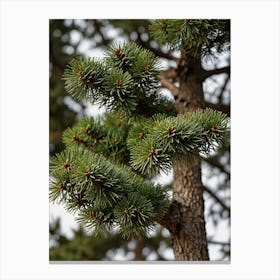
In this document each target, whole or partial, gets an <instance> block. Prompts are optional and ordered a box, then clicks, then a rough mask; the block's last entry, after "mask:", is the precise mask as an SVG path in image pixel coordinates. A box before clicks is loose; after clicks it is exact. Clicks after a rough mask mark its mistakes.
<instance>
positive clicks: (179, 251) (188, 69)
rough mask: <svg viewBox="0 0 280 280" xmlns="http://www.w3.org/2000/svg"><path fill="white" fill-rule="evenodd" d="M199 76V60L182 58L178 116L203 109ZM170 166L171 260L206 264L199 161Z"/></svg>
mask: <svg viewBox="0 0 280 280" xmlns="http://www.w3.org/2000/svg"><path fill="white" fill-rule="evenodd" d="M202 73H203V69H202V66H201V63H200V60H197V59H194V58H191V57H188V56H186V55H183V56H182V58H181V61H180V62H179V64H178V69H177V75H178V77H179V81H180V87H179V94H178V96H177V98H175V107H176V110H177V112H178V113H179V114H185V113H188V112H192V111H195V110H197V109H199V108H203V107H204V98H203V90H202V80H203V76H202ZM173 166H174V183H173V199H172V200H173V203H172V205H171V208H172V209H171V211H170V213H169V214H170V216H169V218H168V219H169V226H168V228H169V230H170V232H171V237H172V242H173V251H174V255H175V259H176V260H185V261H198V260H204V261H205V260H209V255H208V247H207V238H206V230H205V220H204V200H203V186H202V182H201V162H200V159H199V158H198V157H195V158H193V159H192V160H191V161H187V160H177V161H175V162H174V165H173ZM170 220H172V221H170Z"/></svg>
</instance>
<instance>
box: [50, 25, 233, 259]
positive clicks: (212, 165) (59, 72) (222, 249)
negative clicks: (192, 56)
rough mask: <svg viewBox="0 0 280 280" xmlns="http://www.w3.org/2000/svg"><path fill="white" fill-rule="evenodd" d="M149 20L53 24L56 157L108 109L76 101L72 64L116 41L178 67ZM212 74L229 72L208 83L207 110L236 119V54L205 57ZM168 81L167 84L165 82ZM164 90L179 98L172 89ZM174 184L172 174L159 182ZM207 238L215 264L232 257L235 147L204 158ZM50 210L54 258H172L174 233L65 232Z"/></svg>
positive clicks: (52, 113) (78, 229)
mask: <svg viewBox="0 0 280 280" xmlns="http://www.w3.org/2000/svg"><path fill="white" fill-rule="evenodd" d="M149 23H150V22H149V21H148V20H50V29H49V32H50V34H49V36H50V56H49V58H50V158H51V157H52V156H53V155H54V154H55V153H57V152H60V151H61V150H62V149H63V148H64V146H63V144H62V141H61V139H62V132H63V130H64V129H66V128H67V127H70V126H72V125H73V124H74V123H75V122H76V121H77V120H79V119H81V118H82V117H84V116H88V115H95V116H97V115H98V114H102V112H103V111H104V110H102V108H101V109H99V108H98V107H96V106H92V105H89V104H88V103H87V102H85V101H81V102H79V103H78V102H77V101H74V100H73V99H72V98H71V97H70V96H69V95H68V94H66V92H65V89H64V81H63V80H62V77H63V73H64V70H65V68H66V65H67V64H68V63H69V61H70V60H71V59H72V58H74V57H80V56H86V57H88V56H102V55H103V53H104V50H105V48H106V47H108V46H110V44H111V43H112V42H113V41H114V40H116V39H117V40H120V41H133V42H135V43H137V44H138V45H140V46H143V47H144V48H147V49H149V50H151V51H152V52H153V53H154V54H156V55H157V56H158V57H160V58H161V62H162V65H163V66H164V73H168V72H171V71H173V70H174V69H175V67H176V62H177V61H178V57H179V54H178V53H176V52H171V51H169V50H168V49H167V48H165V47H161V46H159V45H158V44H157V43H156V42H155V41H154V40H153V39H151V37H150V34H149V30H148V25H149ZM202 63H203V67H204V68H205V69H207V70H211V69H217V68H223V70H224V71H223V72H221V73H218V72H217V73H216V75H212V76H210V77H209V78H207V79H206V80H205V81H204V83H203V90H204V98H205V101H206V106H207V107H210V108H213V109H216V110H219V111H222V112H223V113H225V114H227V115H228V116H230V75H229V73H230V71H229V66H230V53H229V52H224V53H223V54H222V55H215V56H214V57H212V58H210V57H207V56H206V57H205V58H203V61H202ZM162 81H163V80H162ZM162 86H163V87H164V88H165V90H164V92H165V93H166V95H167V96H169V97H170V98H173V96H172V94H171V92H170V88H168V85H167V84H165V83H162ZM157 179H158V180H161V181H163V182H164V183H165V185H166V188H170V186H171V184H172V172H171V173H170V174H169V176H168V177H167V178H166V177H165V178H157ZM202 179H203V187H204V199H205V214H206V226H207V238H208V244H209V252H210V259H211V260H229V259H230V143H228V145H227V146H226V147H224V148H222V149H220V150H219V151H218V153H216V154H215V155H214V156H212V157H209V158H207V159H205V160H203V163H202ZM52 209H53V208H52V207H51V210H50V218H51V219H50V227H49V229H50V260H120V259H121V260H172V259H173V255H172V250H171V244H170V242H171V241H170V238H169V232H168V231H167V230H166V229H163V228H162V227H160V226H158V228H157V230H156V231H155V232H153V233H152V235H151V237H150V238H142V239H139V240H135V239H132V240H129V241H125V240H123V239H121V238H120V236H119V235H118V233H115V234H109V235H108V236H107V237H106V238H105V237H103V236H100V235H99V236H97V237H95V236H93V235H92V234H91V232H90V231H87V230H86V229H85V228H84V227H82V226H80V225H79V226H78V227H75V229H73V230H72V234H69V231H68V232H65V230H63V228H62V224H63V218H61V219H60V218H58V217H57V216H56V214H55V213H53V212H52Z"/></svg>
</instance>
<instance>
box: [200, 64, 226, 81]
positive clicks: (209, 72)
mask: <svg viewBox="0 0 280 280" xmlns="http://www.w3.org/2000/svg"><path fill="white" fill-rule="evenodd" d="M223 73H226V74H228V75H230V66H226V67H222V68H217V69H213V70H203V71H202V73H201V78H202V80H203V81H204V80H205V79H207V78H208V77H210V76H212V75H217V74H223Z"/></svg>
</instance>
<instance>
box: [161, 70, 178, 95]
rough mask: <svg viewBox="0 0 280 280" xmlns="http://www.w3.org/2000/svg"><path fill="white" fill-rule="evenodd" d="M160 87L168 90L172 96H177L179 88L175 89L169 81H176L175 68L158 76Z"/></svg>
mask: <svg viewBox="0 0 280 280" xmlns="http://www.w3.org/2000/svg"><path fill="white" fill-rule="evenodd" d="M158 77H159V80H160V82H161V85H162V87H165V88H167V89H169V90H170V92H171V93H172V94H173V96H174V97H175V96H178V94H179V88H177V87H176V86H175V85H174V84H173V82H172V81H170V79H176V78H177V73H176V69H175V68H170V69H169V70H167V71H163V72H162V73H161V74H160V75H159V76H158Z"/></svg>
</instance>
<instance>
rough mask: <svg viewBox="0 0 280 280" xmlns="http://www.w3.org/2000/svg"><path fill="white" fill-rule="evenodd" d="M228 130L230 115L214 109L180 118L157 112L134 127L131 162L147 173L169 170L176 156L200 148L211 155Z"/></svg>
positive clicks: (130, 140)
mask: <svg viewBox="0 0 280 280" xmlns="http://www.w3.org/2000/svg"><path fill="white" fill-rule="evenodd" d="M226 131H227V118H226V116H225V115H224V114H222V113H220V112H215V111H213V110H211V109H206V110H204V111H203V110H198V111H196V112H194V113H188V114H185V115H180V116H177V117H166V116H164V115H157V116H155V117H154V118H153V119H151V120H148V121H146V122H145V123H142V124H140V125H138V126H134V127H133V128H132V129H131V131H130V133H129V135H128V140H127V145H128V149H129V150H130V154H131V165H132V167H133V168H134V169H135V170H137V171H139V172H141V173H142V174H146V175H156V174H158V173H159V172H160V171H163V172H168V171H169V170H170V168H171V166H172V162H173V160H174V159H178V158H179V157H182V156H187V155H190V154H192V153H198V151H200V152H203V153H204V154H206V155H207V154H208V153H209V152H210V151H211V150H212V149H214V148H215V146H216V145H219V144H220V143H222V142H223V138H224V136H225V134H226Z"/></svg>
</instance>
